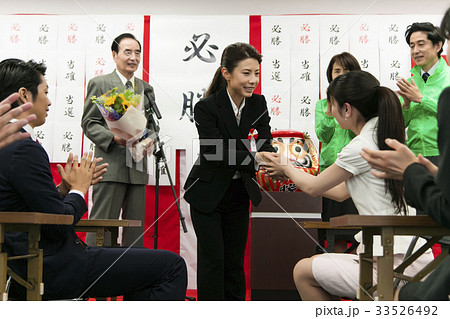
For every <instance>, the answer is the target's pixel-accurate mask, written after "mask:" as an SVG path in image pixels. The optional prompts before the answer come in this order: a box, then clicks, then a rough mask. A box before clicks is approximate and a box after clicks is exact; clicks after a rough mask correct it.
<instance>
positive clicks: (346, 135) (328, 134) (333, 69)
mask: <svg viewBox="0 0 450 319" xmlns="http://www.w3.org/2000/svg"><path fill="white" fill-rule="evenodd" d="M357 70H361V67H360V66H359V63H358V60H356V58H355V57H354V56H353V55H351V54H350V53H348V52H342V53H340V54H336V55H335V56H333V57H332V58H331V60H330V62H329V64H328V68H327V72H326V74H327V80H328V83H331V81H333V80H334V79H335V78H337V77H338V76H339V75H341V74H344V73H347V72H350V71H357ZM314 128H315V131H316V135H317V138H318V139H319V141H320V142H321V143H322V144H321V146H320V156H319V173H321V172H323V171H324V170H325V169H326V168H328V167H330V166H331V165H332V164H334V162H335V161H336V155H337V154H338V153H339V152H340V151H341V150H342V148H344V147H345V146H346V145H347V144H348V143H350V141H351V140H352V139H353V138H354V137H355V133H353V132H352V131H351V130H344V129H342V128H341V127H340V126H339V124H338V122H337V121H336V119H335V118H334V117H333V115H332V114H331V104H330V103H329V102H328V100H327V99H326V98H324V99H321V100H319V101H317V103H316V109H315V117H314ZM344 214H358V210H357V209H356V207H355V204H354V203H353V201H352V199H351V198H348V199H346V200H345V201H343V202H338V201H335V200H332V199H329V198H326V197H323V198H322V220H323V221H329V220H330V218H332V217H336V216H341V215H344ZM318 237H319V244H320V245H321V246H323V243H324V240H325V230H322V229H319V230H318ZM352 237H353V235H339V236H336V238H335V243H334V251H335V252H344V251H346V250H347V242H348V241H352Z"/></svg>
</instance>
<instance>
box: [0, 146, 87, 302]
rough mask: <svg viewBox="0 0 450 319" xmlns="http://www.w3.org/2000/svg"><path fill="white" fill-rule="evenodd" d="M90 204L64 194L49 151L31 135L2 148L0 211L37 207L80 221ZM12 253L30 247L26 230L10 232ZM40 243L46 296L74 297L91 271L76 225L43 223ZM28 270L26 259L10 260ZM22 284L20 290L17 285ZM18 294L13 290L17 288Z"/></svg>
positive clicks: (14, 266) (7, 237)
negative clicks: (53, 175) (88, 268)
mask: <svg viewBox="0 0 450 319" xmlns="http://www.w3.org/2000/svg"><path fill="white" fill-rule="evenodd" d="M86 210H87V206H86V202H85V200H84V198H83V197H81V196H80V195H78V194H68V195H67V196H66V197H65V198H64V200H63V199H61V197H60V195H59V193H58V191H57V189H56V187H55V184H54V182H53V178H52V175H51V171H50V163H49V159H48V156H47V153H46V152H45V150H44V149H43V148H42V146H41V145H39V144H38V143H36V142H34V141H33V140H31V139H26V140H22V141H18V142H15V143H13V144H11V145H9V146H7V147H5V148H3V149H1V150H0V211H17V212H21V211H25V212H26V211H35V212H43V213H53V214H64V215H72V216H73V217H74V224H75V223H77V222H78V221H79V220H80V219H81V217H82V216H83V214H84V212H86ZM4 246H5V247H6V251H7V253H8V255H9V256H11V255H19V254H24V253H26V252H27V250H28V241H27V236H26V234H24V233H17V232H15V233H6V234H5V244H4ZM40 248H42V249H43V254H44V273H43V280H44V283H45V286H44V298H46V299H48V298H71V297H73V296H74V295H75V294H76V293H77V292H79V291H80V289H81V287H82V286H81V285H82V284H83V283H84V280H85V278H86V273H87V257H86V254H85V250H84V247H83V243H82V241H81V240H80V239H79V238H78V237H77V236H76V234H75V232H74V229H73V226H71V225H66V226H45V225H43V226H42V227H41V241H40ZM8 264H10V266H11V268H12V269H13V270H14V271H15V272H17V273H19V274H22V275H24V274H26V264H25V262H23V261H16V262H11V263H8ZM17 287H18V286H17V285H16V286H13V287H12V291H11V292H12V293H13V292H15V293H16V294H17V293H19V294H20V295H19V296H16V297H22V298H23V297H24V293H25V291H24V289H18V288H17ZM16 289H18V290H16ZM13 295H14V294H13Z"/></svg>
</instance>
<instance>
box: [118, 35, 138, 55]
mask: <svg viewBox="0 0 450 319" xmlns="http://www.w3.org/2000/svg"><path fill="white" fill-rule="evenodd" d="M123 39H133V40H136V42H137V43H138V44H139V50H141V51H142V47H141V43H140V42H139V40H138V39H136V37H135V36H134V35H133V34H131V33H122V34H121V35H119V36H117V37H116V38H115V39H114V41H113V43H112V44H111V51H112V52H116V53H119V44H120V41H122V40H123Z"/></svg>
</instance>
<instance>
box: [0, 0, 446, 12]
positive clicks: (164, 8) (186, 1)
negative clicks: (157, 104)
mask: <svg viewBox="0 0 450 319" xmlns="http://www.w3.org/2000/svg"><path fill="white" fill-rule="evenodd" d="M0 4H1V8H2V14H18V13H40V14H44V13H45V14H82V15H84V14H87V15H91V14H115V13H117V14H124V13H125V12H126V14H142V15H163V14H168V15H175V14H182V15H203V14H209V15H211V14H217V15H229V14H247V15H248V14H255V15H270V14H277V15H279V14H314V13H321V14H326V13H329V14H364V13H365V14H443V13H444V12H445V10H446V9H447V8H448V7H449V5H450V4H449V1H448V0H431V1H430V0H428V1H425V0H322V1H321V0H308V1H307V0H247V1H242V0H221V1H217V0H209V1H207V0H133V1H123V0H108V1H105V0H103V1H102V0H45V1H36V0H18V1H13V2H12V3H11V1H7V0H0Z"/></svg>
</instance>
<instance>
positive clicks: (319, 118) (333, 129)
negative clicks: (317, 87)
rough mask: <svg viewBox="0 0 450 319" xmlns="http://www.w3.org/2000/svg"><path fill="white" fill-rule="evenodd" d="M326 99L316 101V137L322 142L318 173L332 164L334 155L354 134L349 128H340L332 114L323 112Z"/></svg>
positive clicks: (334, 159) (325, 107) (334, 158)
mask: <svg viewBox="0 0 450 319" xmlns="http://www.w3.org/2000/svg"><path fill="white" fill-rule="evenodd" d="M326 110H327V99H322V100H319V101H318V102H317V103H316V111H315V130H316V135H317V138H318V139H319V141H320V142H322V146H321V148H320V156H319V173H320V172H322V171H323V170H324V169H326V168H327V167H329V166H331V165H332V164H334V162H335V161H336V155H337V154H338V153H339V152H340V151H341V150H342V148H344V146H346V145H347V144H348V143H349V142H350V141H351V140H352V139H353V138H354V137H355V136H356V135H355V133H353V132H352V131H350V130H344V129H342V128H341V127H340V126H339V124H338V122H337V121H336V119H335V118H334V117H333V116H328V115H326V114H325V112H326Z"/></svg>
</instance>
